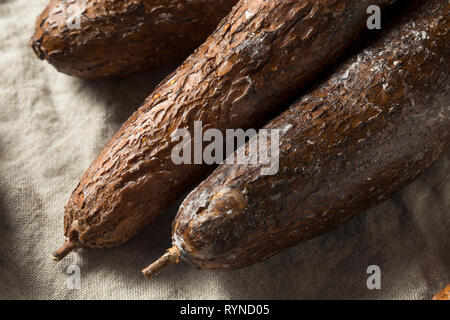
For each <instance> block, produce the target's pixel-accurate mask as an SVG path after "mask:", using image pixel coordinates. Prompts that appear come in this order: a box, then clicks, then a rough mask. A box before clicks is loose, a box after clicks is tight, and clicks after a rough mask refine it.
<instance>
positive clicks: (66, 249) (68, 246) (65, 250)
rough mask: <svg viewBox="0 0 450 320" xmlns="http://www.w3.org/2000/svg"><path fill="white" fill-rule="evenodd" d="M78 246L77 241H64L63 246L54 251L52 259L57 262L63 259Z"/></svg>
mask: <svg viewBox="0 0 450 320" xmlns="http://www.w3.org/2000/svg"><path fill="white" fill-rule="evenodd" d="M76 247H77V246H76V245H75V243H73V242H72V241H70V240H66V242H64V244H63V245H62V247H61V248H59V249H58V250H56V251H55V252H53V253H52V255H51V256H50V259H52V260H53V261H56V262H58V261H61V260H62V259H64V257H65V256H67V255H68V254H69V253H71V252H72V251H73V250H74V249H76Z"/></svg>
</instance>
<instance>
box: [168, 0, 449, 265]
mask: <svg viewBox="0 0 450 320" xmlns="http://www.w3.org/2000/svg"><path fill="white" fill-rule="evenodd" d="M407 9H408V10H405V11H404V12H403V13H402V14H401V15H400V16H399V17H398V19H393V24H392V25H390V27H389V28H386V29H385V30H384V31H382V33H381V34H380V35H379V36H378V37H376V39H374V40H373V41H371V42H370V43H369V45H368V46H367V47H365V48H364V50H362V51H360V52H359V53H358V54H357V55H355V56H353V57H350V59H349V60H348V61H347V62H346V63H344V64H343V65H342V66H341V67H340V68H339V69H338V71H337V72H336V73H334V74H332V75H331V76H330V77H329V78H328V79H327V80H326V81H324V82H323V83H322V84H321V85H320V86H319V87H318V88H315V89H314V90H312V91H311V92H310V93H308V94H307V95H305V96H304V97H303V98H302V99H301V100H299V101H298V102H296V103H295V104H294V105H293V106H292V107H291V108H290V109H289V110H287V111H286V112H284V113H283V114H282V115H280V116H278V117H277V118H275V119H274V120H272V121H271V122H269V124H268V125H266V126H265V127H264V128H265V129H269V130H270V129H279V130H280V129H283V130H284V134H283V135H282V136H281V138H280V162H279V165H280V170H279V172H278V173H277V174H275V175H272V176H264V175H262V174H261V169H262V168H263V167H264V165H261V164H258V165H224V164H222V165H220V166H219V167H218V168H217V169H216V170H215V171H214V172H213V173H212V174H211V175H210V176H209V177H208V178H207V179H206V180H205V181H203V182H202V183H201V184H200V185H199V186H198V187H197V188H196V189H195V190H194V191H192V192H191V193H190V194H189V195H188V197H187V198H186V199H185V200H184V202H183V203H182V205H181V206H180V209H179V212H178V214H177V216H176V218H175V220H174V223H173V233H172V238H173V244H174V245H177V246H178V248H179V249H180V254H181V256H182V258H183V261H185V262H186V263H189V264H191V265H193V266H194V267H196V268H200V269H204V270H210V271H223V270H230V269H238V268H243V267H246V266H249V265H252V264H255V263H258V262H261V261H262V260H264V259H266V258H268V257H271V256H273V255H274V254H277V253H279V252H280V251H282V250H283V249H284V248H287V247H289V246H294V245H297V244H298V243H300V242H301V241H304V240H307V239H310V238H312V237H315V236H318V235H320V234H323V233H324V232H327V231H329V230H331V229H333V228H336V227H338V226H340V225H342V224H343V223H345V222H346V221H347V220H349V219H350V218H351V217H352V216H354V215H356V214H358V213H360V212H362V211H363V210H365V209H368V208H370V207H371V206H373V205H376V204H378V203H380V202H382V201H384V200H386V199H388V198H389V197H390V196H391V195H392V194H393V193H394V192H396V191H397V190H399V189H400V188H402V187H403V186H405V185H407V184H408V183H410V182H412V181H413V180H414V179H415V178H417V177H418V176H419V175H420V174H421V173H422V172H423V171H424V170H425V169H427V168H428V167H430V166H431V164H432V163H433V162H434V161H436V160H437V159H438V158H439V157H440V156H441V155H442V154H443V153H444V152H447V150H448V149H449V147H450V131H449V128H450V108H449V104H450V82H449V81H448V80H449V74H450V61H448V59H447V57H446V53H448V52H450V48H449V46H450V44H449V43H448V38H449V34H450V31H449V30H450V4H449V3H448V0H417V1H412V2H411V4H410V5H408V8H407ZM245 147H246V146H243V147H242V148H245Z"/></svg>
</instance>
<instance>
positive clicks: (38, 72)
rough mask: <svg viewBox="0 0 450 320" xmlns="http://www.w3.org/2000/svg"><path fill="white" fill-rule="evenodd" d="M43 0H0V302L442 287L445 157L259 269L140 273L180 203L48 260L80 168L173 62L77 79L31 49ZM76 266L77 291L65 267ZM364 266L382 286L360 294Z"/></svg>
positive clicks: (448, 191)
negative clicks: (96, 245) (98, 246)
mask: <svg viewBox="0 0 450 320" xmlns="http://www.w3.org/2000/svg"><path fill="white" fill-rule="evenodd" d="M46 4H47V0H34V1H29V0H0V30H1V32H0V298H1V299H380V298H383V299H430V298H431V297H432V296H433V294H434V293H436V292H438V291H439V290H441V289H442V288H443V287H445V285H446V284H448V283H450V179H449V173H450V153H447V154H446V155H444V156H443V157H442V158H441V159H440V160H439V161H438V162H437V163H436V164H435V165H434V166H433V167H432V168H430V169H429V170H427V171H426V173H425V174H424V175H422V176H421V177H420V178H419V179H418V180H416V181H415V182H414V183H412V184H411V185H409V186H407V187H406V188H404V189H403V190H401V191H400V192H398V193H397V194H396V195H395V196H394V197H393V198H392V199H391V200H388V201H386V202H384V203H382V204H381V205H379V206H377V207H375V208H372V209H371V210H368V211H367V212H364V213H363V214H361V215H359V216H357V217H355V218H354V219H352V220H351V221H349V222H348V223H347V224H345V225H344V226H342V227H340V228H338V229H336V230H334V231H332V232H330V233H327V234H324V235H322V236H320V237H317V238H315V239H313V240H310V241H307V242H305V243H302V244H299V245H298V246H296V247H294V248H290V249H288V250H285V251H284V252H283V253H281V254H279V255H277V256H275V257H273V258H271V259H269V260H267V261H265V262H263V263H260V264H257V265H255V266H252V267H249V268H246V269H242V270H237V271H232V272H224V273H210V272H203V271H198V270H195V269H193V268H191V267H190V266H189V265H185V264H181V265H177V266H171V267H169V268H167V269H166V270H164V272H162V273H161V274H160V275H158V276H157V277H155V278H154V279H153V280H151V281H147V280H145V279H144V277H143V276H142V275H141V273H140V270H141V269H142V268H143V267H145V266H147V265H148V264H150V263H151V262H153V261H154V260H155V259H157V258H158V257H159V256H160V255H161V254H162V253H163V252H164V250H165V249H167V248H168V247H169V246H170V231H171V222H172V219H173V217H174V215H175V213H176V209H177V204H175V205H174V206H173V207H172V208H171V209H170V210H168V212H166V213H165V214H164V215H162V216H161V217H160V218H158V219H157V220H156V221H155V222H153V223H152V224H151V225H150V226H149V227H147V228H146V229H145V230H144V231H143V232H141V233H140V234H139V235H138V236H137V237H135V238H134V239H132V240H131V241H129V242H127V243H126V244H124V245H122V246H119V247H116V248H112V249H105V250H88V249H83V250H79V251H77V252H76V253H72V254H70V255H69V256H68V257H67V258H66V259H65V260H63V261H62V262H60V263H55V262H53V261H51V260H50V259H49V254H50V252H51V251H52V250H53V249H55V248H57V247H59V246H60V245H61V244H62V242H63V240H64V237H63V209H64V205H65V204H66V202H67V200H68V198H69V195H70V193H71V191H72V190H73V189H74V187H75V186H76V184H77V183H78V180H79V178H80V177H81V175H82V174H83V172H84V171H85V170H86V169H87V168H88V166H89V165H90V163H91V161H92V160H93V159H94V158H95V157H96V155H97V154H98V152H99V151H100V150H101V149H102V148H103V146H104V145H105V144H106V142H107V141H108V139H109V138H110V137H111V136H112V135H113V134H114V132H115V131H116V130H117V129H118V128H119V126H120V125H121V124H122V123H123V122H124V121H125V120H126V119H127V118H128V116H129V115H131V113H132V112H133V111H134V110H136V109H137V108H138V106H139V105H140V104H141V103H142V102H143V101H144V99H145V97H146V96H147V95H148V94H150V93H151V92H152V89H153V88H154V87H155V86H156V85H157V84H158V82H159V81H161V80H162V79H163V78H164V76H165V75H167V74H168V73H169V72H170V71H171V70H172V69H174V68H175V65H174V66H171V67H170V68H165V69H163V70H155V71H152V72H148V73H145V74H141V75H137V76H133V77H130V78H126V79H116V80H101V81H85V80H80V79H76V78H72V77H69V76H66V75H64V74H61V73H58V72H57V71H56V70H55V69H53V67H51V66H50V65H48V64H47V63H45V62H42V61H39V60H38V59H37V58H36V57H35V56H34V54H33V52H32V50H31V49H30V48H29V46H28V40H29V38H30V37H31V35H32V33H33V30H34V22H35V19H36V16H37V15H38V14H39V13H40V12H41V11H42V9H43V8H44V7H45V5H46ZM71 265H77V266H79V268H80V270H81V286H80V289H69V288H68V286H67V281H68V279H69V277H70V275H69V274H67V268H68V267H69V266H71ZM369 265H378V266H379V267H380V268H381V289H380V290H368V289H367V287H366V280H367V278H368V277H369V276H370V275H369V274H367V273H366V270H367V267H368V266H369Z"/></svg>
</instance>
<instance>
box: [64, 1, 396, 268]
mask: <svg viewBox="0 0 450 320" xmlns="http://www.w3.org/2000/svg"><path fill="white" fill-rule="evenodd" d="M388 2H389V1H387V0H386V1H385V0H377V1H374V0H364V1H358V0H301V1H299V0H277V1H275V0H272V1H263V0H242V1H240V2H239V3H238V4H237V5H236V6H235V7H234V8H233V10H232V12H231V13H230V15H229V16H228V17H227V18H226V19H224V20H223V21H222V22H221V23H220V24H219V26H218V29H217V30H216V31H215V32H214V33H213V34H212V36H211V37H209V38H208V39H207V40H206V42H205V43H204V44H203V45H202V46H200V47H199V48H198V49H197V50H196V51H195V52H194V53H193V55H191V56H190V57H189V58H188V59H187V60H186V61H185V62H184V63H183V65H182V66H181V67H179V68H178V69H177V70H176V71H175V72H174V73H173V74H171V75H169V76H168V77H167V79H166V80H164V81H163V83H162V84H161V85H160V86H159V87H158V88H157V89H156V91H155V92H154V93H153V94H152V95H151V96H150V97H149V98H148V99H147V100H146V102H145V103H144V105H143V106H142V107H141V108H140V109H139V110H138V111H137V112H135V113H134V114H133V115H132V116H131V117H130V119H128V121H127V122H126V123H125V124H124V125H123V126H122V127H121V129H120V130H119V131H118V132H117V133H116V134H115V136H114V137H113V138H112V139H111V141H110V142H109V143H108V144H107V146H106V147H105V148H104V150H103V151H102V152H101V153H100V155H99V156H98V158H97V159H96V160H95V161H94V162H93V164H92V165H91V167H90V168H89V169H88V170H87V172H86V173H85V174H84V175H83V177H82V179H81V182H80V184H79V185H78V186H77V188H76V189H75V191H74V192H73V194H72V196H71V198H70V200H69V203H68V205H67V206H66V211H65V216H64V224H65V235H66V237H67V238H68V239H69V240H68V241H70V242H73V243H75V244H76V247H86V246H88V247H107V246H113V245H117V244H120V243H122V242H124V241H126V240H128V239H130V238H131V237H132V236H134V235H135V234H136V233H137V232H138V231H139V230H141V229H142V228H143V227H145V225H146V224H148V223H149V222H150V221H152V220H153V219H154V218H155V217H156V216H158V215H159V214H160V213H161V212H162V211H163V210H164V209H166V208H167V207H168V206H169V204H170V203H172V202H173V201H174V200H175V199H177V198H178V197H180V196H181V195H183V194H184V193H185V192H186V191H187V190H189V189H190V188H191V187H193V186H194V185H195V184H196V183H198V182H199V181H200V180H201V179H202V178H203V177H205V176H206V174H207V173H208V172H209V170H210V168H211V167H208V166H206V165H192V164H185V165H175V164H174V163H173V161H172V159H171V153H172V149H173V147H174V146H176V145H177V144H178V141H171V136H172V135H173V133H174V132H175V130H176V129H180V128H188V129H189V130H190V132H191V133H192V132H193V125H194V121H202V122H203V126H204V129H205V130H206V129H207V128H211V127H214V128H216V129H219V130H221V131H222V132H224V131H225V130H226V129H234V128H243V129H245V128H258V127H260V126H262V125H263V124H264V123H265V122H266V121H267V120H268V119H267V118H268V116H270V114H271V113H272V112H273V111H275V110H276V109H277V108H280V106H282V105H283V104H284V103H286V102H287V101H288V100H290V99H291V98H293V97H294V96H295V95H296V94H298V92H299V90H300V89H301V88H302V87H304V86H305V85H307V84H309V83H311V81H312V80H313V79H314V78H315V76H317V75H318V74H319V73H320V72H321V71H323V70H324V68H325V67H326V66H328V65H329V64H330V63H332V62H334V61H335V59H336V57H337V56H338V55H339V54H340V53H342V52H343V51H344V49H345V48H346V47H348V46H349V45H351V44H352V43H353V42H354V40H355V39H356V38H357V37H358V35H359V34H361V33H362V31H363V30H366V18H367V17H368V15H367V14H366V9H367V6H368V4H374V3H377V4H380V6H384V5H386V4H387V3H388ZM192 136H193V134H192ZM65 247H66V248H73V246H70V245H67V246H65ZM62 249H63V250H62V251H58V252H57V253H56V254H57V258H58V259H61V258H62V257H63V256H64V255H66V254H67V253H68V252H69V251H70V250H64V248H62Z"/></svg>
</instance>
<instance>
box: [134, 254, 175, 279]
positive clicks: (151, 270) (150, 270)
mask: <svg viewBox="0 0 450 320" xmlns="http://www.w3.org/2000/svg"><path fill="white" fill-rule="evenodd" d="M180 262H181V259H180V250H179V249H178V248H177V247H176V246H173V247H172V248H170V249H169V250H167V251H166V253H165V254H164V255H163V256H162V257H161V258H159V259H158V260H156V261H155V262H153V263H152V264H151V265H149V266H148V267H147V268H145V269H143V270H142V274H143V275H144V276H145V277H146V278H147V279H151V278H153V277H154V276H155V275H157V274H158V273H160V272H161V271H162V270H163V269H164V268H165V267H167V266H168V265H170V264H172V263H180Z"/></svg>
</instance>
